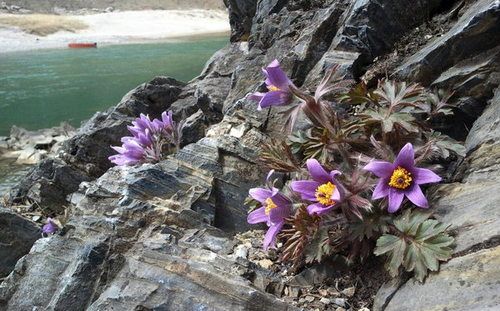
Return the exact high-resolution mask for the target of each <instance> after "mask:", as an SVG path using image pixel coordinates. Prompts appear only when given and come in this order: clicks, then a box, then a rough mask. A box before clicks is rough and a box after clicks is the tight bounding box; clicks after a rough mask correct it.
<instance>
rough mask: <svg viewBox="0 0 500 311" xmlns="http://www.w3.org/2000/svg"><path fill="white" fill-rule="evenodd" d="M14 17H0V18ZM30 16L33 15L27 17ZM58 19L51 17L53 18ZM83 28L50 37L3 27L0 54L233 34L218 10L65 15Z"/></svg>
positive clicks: (225, 17) (62, 16) (0, 30)
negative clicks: (70, 45) (86, 43)
mask: <svg viewBox="0 0 500 311" xmlns="http://www.w3.org/2000/svg"><path fill="white" fill-rule="evenodd" d="M6 16H11V15H8V14H0V17H6ZM26 16H29V15H26ZM53 17H56V18H57V15H54V16H51V18H53ZM62 18H64V19H71V20H73V21H78V22H79V23H80V24H83V25H84V27H79V29H77V30H73V31H74V32H71V31H65V30H62V31H58V32H55V33H52V34H48V35H46V36H41V35H35V34H30V33H27V32H24V31H23V30H22V28H20V27H14V26H7V25H0V53H9V52H16V51H28V50H37V49H55V48H66V47H67V45H68V44H69V43H72V42H96V43H97V44H98V46H99V45H110V44H127V43H139V42H152V41H166V40H170V39H176V38H183V37H191V36H205V35H213V34H224V33H229V30H230V28H229V21H228V16H227V12H225V11H215V10H189V11H180V10H146V11H123V12H110V13H98V14H89V15H61V19H62Z"/></svg>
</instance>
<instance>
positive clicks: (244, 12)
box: [224, 0, 257, 42]
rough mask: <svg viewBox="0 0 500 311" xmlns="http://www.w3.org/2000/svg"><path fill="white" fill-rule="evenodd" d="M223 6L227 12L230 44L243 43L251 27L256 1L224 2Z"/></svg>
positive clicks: (227, 0) (236, 0) (237, 0)
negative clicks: (229, 26) (229, 25)
mask: <svg viewBox="0 0 500 311" xmlns="http://www.w3.org/2000/svg"><path fill="white" fill-rule="evenodd" d="M224 4H225V5H226V7H227V8H228V10H229V23H230V24H231V42H236V41H245V37H247V36H248V34H249V33H250V28H251V27H252V18H253V16H254V15H255V9H256V6H257V0H224Z"/></svg>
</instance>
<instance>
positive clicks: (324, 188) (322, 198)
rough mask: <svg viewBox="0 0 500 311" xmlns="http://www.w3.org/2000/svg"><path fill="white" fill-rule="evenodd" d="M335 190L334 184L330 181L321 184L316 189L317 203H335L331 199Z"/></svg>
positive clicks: (327, 204)
mask: <svg viewBox="0 0 500 311" xmlns="http://www.w3.org/2000/svg"><path fill="white" fill-rule="evenodd" d="M334 191H335V185H334V184H332V183H331V182H328V183H326V184H322V185H321V186H319V187H318V188H317V189H316V199H317V200H318V202H319V203H321V204H323V205H326V206H329V205H333V204H335V201H334V200H332V196H333V192H334Z"/></svg>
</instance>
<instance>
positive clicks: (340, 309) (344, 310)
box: [335, 307, 346, 311]
mask: <svg viewBox="0 0 500 311" xmlns="http://www.w3.org/2000/svg"><path fill="white" fill-rule="evenodd" d="M335 311H346V309H344V308H342V307H338V308H337V309H335Z"/></svg>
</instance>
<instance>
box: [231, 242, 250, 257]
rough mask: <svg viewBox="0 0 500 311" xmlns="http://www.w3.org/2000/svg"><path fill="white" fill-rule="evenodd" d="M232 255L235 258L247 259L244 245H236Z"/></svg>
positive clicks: (246, 250)
mask: <svg viewBox="0 0 500 311" xmlns="http://www.w3.org/2000/svg"><path fill="white" fill-rule="evenodd" d="M234 255H235V256H236V258H238V257H239V258H245V259H246V258H247V257H248V249H247V248H246V246H245V245H238V246H236V249H235V250H234Z"/></svg>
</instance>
